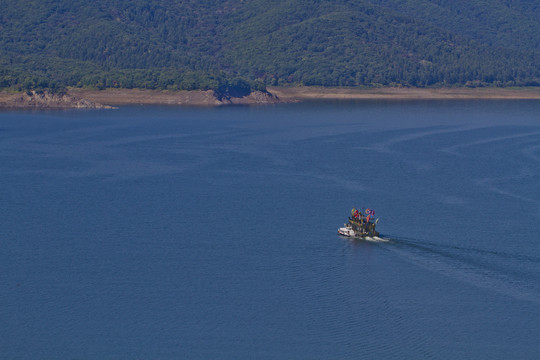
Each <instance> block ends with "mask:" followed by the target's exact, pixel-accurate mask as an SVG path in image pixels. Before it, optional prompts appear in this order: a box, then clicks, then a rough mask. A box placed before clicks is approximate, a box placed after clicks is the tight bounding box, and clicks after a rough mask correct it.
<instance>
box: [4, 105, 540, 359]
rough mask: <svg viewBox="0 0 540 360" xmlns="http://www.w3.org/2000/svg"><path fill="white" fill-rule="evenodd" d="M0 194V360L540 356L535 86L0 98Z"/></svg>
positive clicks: (539, 118) (539, 155)
mask: <svg viewBox="0 0 540 360" xmlns="http://www.w3.org/2000/svg"><path fill="white" fill-rule="evenodd" d="M0 203H1V207H0V250H1V251H0V357H2V358H4V359H136V358H141V359H365V358H367V359H373V358H381V359H382V358H384V359H390V358H393V359H511V358H516V359H517V358H519V359H538V358H540V345H539V342H538V339H540V236H539V233H540V102H539V101H534V100H533V101H456V100H453V101H420V102H415V101H403V102H400V101H394V102H386V101H361V102H326V103H303V104H288V105H277V106H265V107H223V108H210V109H206V108H181V107H126V108H121V109H119V110H98V111H46V112H9V111H4V112H0ZM352 207H358V208H367V207H369V208H372V209H374V210H375V211H376V214H375V217H378V218H380V221H379V223H378V230H379V231H380V232H381V233H382V234H383V236H384V237H386V238H389V239H390V241H389V242H386V243H373V242H367V241H361V240H353V241H351V240H349V239H347V238H343V237H340V236H338V235H337V233H336V231H337V228H338V227H340V226H342V224H343V223H344V222H345V221H346V220H347V217H348V216H349V215H350V211H351V208H352Z"/></svg>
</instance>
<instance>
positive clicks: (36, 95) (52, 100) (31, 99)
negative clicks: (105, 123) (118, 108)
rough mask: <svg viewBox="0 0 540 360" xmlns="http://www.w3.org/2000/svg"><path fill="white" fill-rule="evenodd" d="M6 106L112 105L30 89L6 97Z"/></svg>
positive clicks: (84, 106) (100, 106)
mask: <svg viewBox="0 0 540 360" xmlns="http://www.w3.org/2000/svg"><path fill="white" fill-rule="evenodd" d="M0 106H1V107H6V108H37V109H104V108H111V107H110V106H106V105H101V104H99V103H96V102H93V101H90V100H86V99H81V98H79V97H76V96H72V95H69V94H53V93H50V92H48V91H29V92H26V93H22V94H15V95H11V96H8V97H7V98H5V97H4V99H3V101H2V102H0Z"/></svg>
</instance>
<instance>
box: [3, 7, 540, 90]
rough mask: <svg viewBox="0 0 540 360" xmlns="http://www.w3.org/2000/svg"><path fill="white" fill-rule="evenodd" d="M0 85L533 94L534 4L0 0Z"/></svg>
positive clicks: (537, 15) (538, 75)
mask: <svg viewBox="0 0 540 360" xmlns="http://www.w3.org/2000/svg"><path fill="white" fill-rule="evenodd" d="M0 4H1V5H2V12H1V13H0V87H2V88H6V87H11V88H15V89H21V90H25V89H39V88H45V87H48V88H53V89H55V88H63V87H64V86H89V87H97V88H105V87H126V88H131V87H141V88H163V89H216V90H220V91H224V92H227V91H231V90H237V91H247V90H249V88H250V87H251V88H252V87H253V86H256V87H258V88H262V87H264V85H323V86H419V87H424V86H463V85H466V86H485V85H489V86H515V85H540V65H539V64H540V20H539V19H540V5H539V2H538V0H452V1H445V0H250V1H248V0H246V1H242V0H93V1H91V2H89V1H81V0H40V1H35V0H0Z"/></svg>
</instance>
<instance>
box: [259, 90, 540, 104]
mask: <svg viewBox="0 0 540 360" xmlns="http://www.w3.org/2000/svg"><path fill="white" fill-rule="evenodd" d="M268 91H270V92H271V93H272V94H274V95H276V96H278V97H279V98H280V99H282V100H285V101H286V100H289V101H290V100H296V101H301V100H309V99H311V100H317V99H328V100H331V99H334V100H349V99H350V100H354V99H396V100H413V99H425V100H437V99H540V87H530V88H515V89H514V88H443V89H419V88H380V89H346V88H322V87H291V88H283V87H269V88H268Z"/></svg>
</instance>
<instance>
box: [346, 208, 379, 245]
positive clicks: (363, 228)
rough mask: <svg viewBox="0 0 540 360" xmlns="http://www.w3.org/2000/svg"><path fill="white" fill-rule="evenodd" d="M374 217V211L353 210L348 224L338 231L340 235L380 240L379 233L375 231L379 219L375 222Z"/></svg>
mask: <svg viewBox="0 0 540 360" xmlns="http://www.w3.org/2000/svg"><path fill="white" fill-rule="evenodd" d="M374 216H375V211H374V210H372V209H366V210H365V211H360V210H357V209H355V208H353V209H352V210H351V216H350V217H349V221H348V223H346V224H343V227H340V228H339V229H338V234H339V235H342V236H347V237H354V238H361V239H368V240H370V239H380V238H379V233H378V232H377V231H376V230H375V227H376V226H377V223H378V222H379V219H376V220H375V221H373V217H374Z"/></svg>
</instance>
